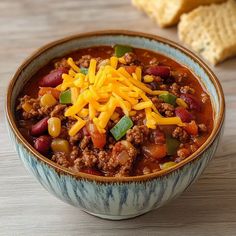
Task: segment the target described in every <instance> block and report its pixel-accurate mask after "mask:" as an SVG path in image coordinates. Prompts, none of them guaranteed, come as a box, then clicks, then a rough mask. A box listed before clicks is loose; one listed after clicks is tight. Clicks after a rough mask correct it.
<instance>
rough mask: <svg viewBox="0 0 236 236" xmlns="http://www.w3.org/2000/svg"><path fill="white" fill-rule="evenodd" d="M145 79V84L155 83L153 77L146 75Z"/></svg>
mask: <svg viewBox="0 0 236 236" xmlns="http://www.w3.org/2000/svg"><path fill="white" fill-rule="evenodd" d="M143 79H144V82H145V83H151V82H152V81H153V77H152V76H151V75H145V76H144V78H143Z"/></svg>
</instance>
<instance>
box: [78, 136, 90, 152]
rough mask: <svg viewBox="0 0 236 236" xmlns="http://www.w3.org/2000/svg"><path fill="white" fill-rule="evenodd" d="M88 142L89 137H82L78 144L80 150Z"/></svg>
mask: <svg viewBox="0 0 236 236" xmlns="http://www.w3.org/2000/svg"><path fill="white" fill-rule="evenodd" d="M89 142H90V137H89V136H84V137H83V139H82V140H81V142H80V145H79V146H80V148H81V149H82V150H84V149H85V148H86V147H87V146H88V144H89Z"/></svg>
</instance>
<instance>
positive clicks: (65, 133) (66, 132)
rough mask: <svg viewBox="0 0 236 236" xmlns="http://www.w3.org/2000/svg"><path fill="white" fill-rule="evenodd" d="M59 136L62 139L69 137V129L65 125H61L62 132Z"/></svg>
mask: <svg viewBox="0 0 236 236" xmlns="http://www.w3.org/2000/svg"><path fill="white" fill-rule="evenodd" d="M58 138H62V139H67V138H68V130H67V128H66V127H65V126H61V132H60V135H59V136H58Z"/></svg>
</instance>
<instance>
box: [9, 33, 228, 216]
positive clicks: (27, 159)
mask: <svg viewBox="0 0 236 236" xmlns="http://www.w3.org/2000/svg"><path fill="white" fill-rule="evenodd" d="M114 44H128V45H131V46H134V47H139V48H144V49H149V50H152V51H156V52H158V53H161V54H164V55H166V56H169V57H171V58H173V59H174V60H176V61H178V62H179V63H181V64H183V65H186V66H187V67H188V68H189V69H190V70H192V71H193V73H194V74H195V75H196V76H198V77H199V78H200V81H201V82H202V84H203V85H204V86H205V88H206V89H207V90H208V92H209V94H210V95H211V100H212V104H213V107H214V111H215V114H214V115H215V118H214V129H213V132H212V134H211V135H210V137H209V138H208V140H207V141H206V143H205V144H204V145H203V146H202V147H201V148H200V149H199V150H198V151H197V152H196V153H194V154H193V155H191V156H190V157H188V158H187V159H185V160H184V161H183V162H181V163H179V164H177V165H176V166H174V167H171V168H170V169H168V170H167V171H160V172H157V173H153V174H149V175H145V176H135V177H122V178H113V177H112V178H109V177H100V176H92V175H88V174H85V173H79V174H77V175H75V174H73V173H72V172H70V171H69V170H67V169H65V168H63V167H60V166H58V165H57V164H56V163H54V162H52V161H50V160H48V159H47V158H45V157H43V156H42V155H40V154H39V153H38V152H36V151H35V150H34V149H33V148H32V147H31V146H30V145H29V144H28V143H27V141H26V140H25V139H24V138H23V136H22V135H21V134H20V132H19V131H18V130H17V128H16V125H15V118H14V107H15V101H16V98H17V96H18V95H19V92H20V91H21V89H22V88H23V86H24V85H25V84H26V82H27V81H28V80H29V79H30V78H31V76H32V75H33V74H34V73H35V72H37V70H38V69H39V68H42V67H43V66H44V65H46V64H47V63H49V62H50V61H51V60H52V59H54V58H56V57H61V56H63V55H65V54H68V53H69V52H71V51H74V50H77V49H80V48H85V47H90V46H98V45H114ZM6 114H7V121H8V128H9V129H8V130H9V134H10V137H11V139H12V141H13V143H14V145H15V147H16V150H17V152H18V154H19V157H20V159H21V160H22V162H23V163H24V165H25V167H26V168H27V169H28V170H29V172H30V173H32V174H33V175H34V176H35V177H36V178H37V179H38V181H39V182H40V183H41V184H42V185H43V186H44V187H45V188H46V189H47V190H48V191H49V192H51V193H52V194H53V195H55V196H56V197H58V198H59V199H61V200H62V201H64V202H67V203H69V204H71V205H73V206H76V207H79V208H81V209H82V210H84V211H86V212H88V213H90V214H92V215H95V216H98V217H101V218H105V219H112V220H120V219H127V218H132V217H135V216H138V215H141V214H144V213H146V212H148V211H150V210H153V209H156V208H158V207H160V206H162V205H164V204H166V203H167V202H169V201H170V200H172V199H173V198H175V197H177V196H178V195H179V194H181V193H182V192H183V191H184V190H185V189H186V188H187V187H189V186H190V185H191V184H192V183H193V182H194V181H195V180H196V179H197V178H198V177H199V176H200V174H201V173H202V172H203V170H204V169H205V167H206V166H207V164H208V162H209V161H210V160H211V158H212V157H213V156H214V153H215V151H216V148H217V145H218V142H219V138H220V134H221V131H222V124H223V121H224V95H223V92H222V88H221V86H220V84H219V82H218V80H217V79H216V77H215V76H214V74H213V73H212V72H211V71H210V69H209V68H208V67H207V66H206V65H205V64H204V63H203V62H202V61H201V60H200V59H199V58H197V57H196V56H194V55H193V54H192V53H190V52H189V51H188V50H186V49H184V48H182V47H181V46H179V45H177V44H175V43H173V42H171V41H169V40H166V39H163V38H160V37H157V36H153V35H147V34H142V33H137V32H127V31H104V32H94V33H87V34H82V35H75V36H71V37H68V38H65V39H62V40H59V41H56V42H53V43H51V44H49V45H47V46H45V47H43V48H41V49H39V51H37V52H36V53H34V54H33V55H32V56H31V57H30V58H29V59H28V60H26V61H25V62H24V63H23V65H22V66H21V67H20V68H19V69H18V71H17V72H16V74H15V76H14V77H13V80H12V81H11V84H10V85H9V89H8V95H7V107H6Z"/></svg>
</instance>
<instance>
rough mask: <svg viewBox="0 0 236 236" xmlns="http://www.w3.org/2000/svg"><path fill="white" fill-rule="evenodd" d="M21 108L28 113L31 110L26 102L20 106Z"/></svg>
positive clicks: (30, 106)
mask: <svg viewBox="0 0 236 236" xmlns="http://www.w3.org/2000/svg"><path fill="white" fill-rule="evenodd" d="M22 108H23V110H24V111H26V112H29V111H30V110H31V109H32V105H31V104H29V103H28V102H25V103H24V104H23V105H22Z"/></svg>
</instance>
